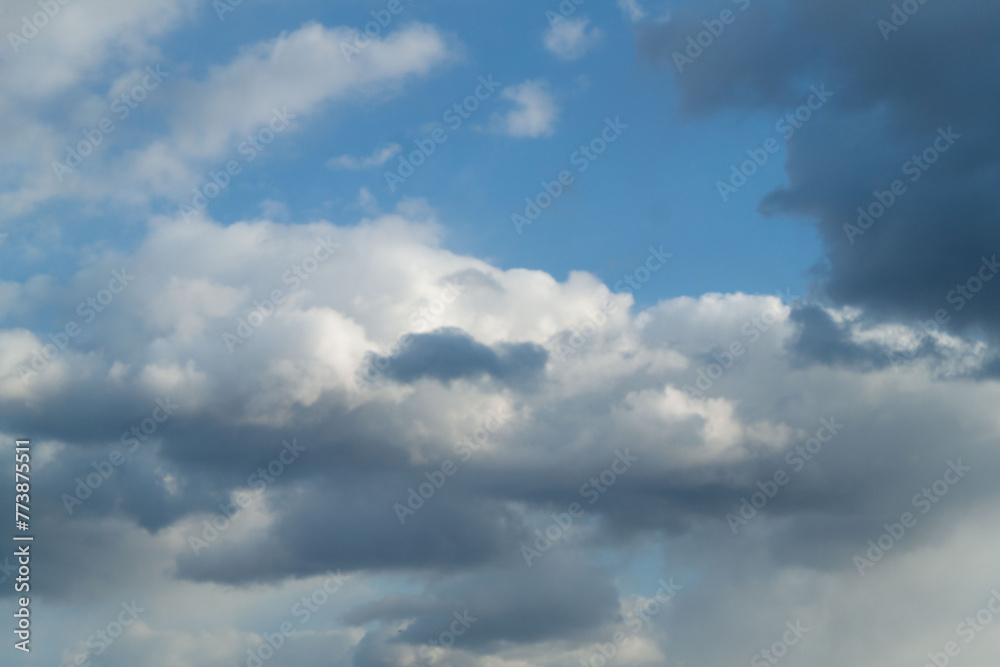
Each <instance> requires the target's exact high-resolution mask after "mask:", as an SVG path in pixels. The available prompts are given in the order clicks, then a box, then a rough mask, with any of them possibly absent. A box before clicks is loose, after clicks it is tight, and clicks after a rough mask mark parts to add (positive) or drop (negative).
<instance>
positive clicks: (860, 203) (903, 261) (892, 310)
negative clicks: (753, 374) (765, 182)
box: [639, 0, 1000, 340]
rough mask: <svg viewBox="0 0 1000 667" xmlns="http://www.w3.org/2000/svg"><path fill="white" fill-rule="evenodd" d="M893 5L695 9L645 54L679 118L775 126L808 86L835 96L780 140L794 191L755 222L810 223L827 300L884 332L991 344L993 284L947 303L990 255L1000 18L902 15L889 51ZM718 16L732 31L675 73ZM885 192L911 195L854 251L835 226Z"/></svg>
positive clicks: (646, 46) (856, 0)
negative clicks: (883, 323)
mask: <svg viewBox="0 0 1000 667" xmlns="http://www.w3.org/2000/svg"><path fill="white" fill-rule="evenodd" d="M903 4H907V3H896V4H895V5H894V4H893V3H881V2H879V3H872V2H867V1H863V0H848V1H834V0H817V1H815V2H790V1H782V2H766V3H765V2H754V3H744V2H742V1H741V2H738V3H728V2H716V1H705V2H691V3H687V4H685V5H684V6H683V8H681V9H680V10H678V11H677V12H676V13H675V14H674V18H673V20H671V21H670V22H668V23H665V24H662V25H657V26H649V27H646V28H645V29H643V30H642V31H641V33H640V36H639V44H640V50H641V52H642V53H643V54H644V55H645V56H646V57H647V58H649V59H651V60H652V61H654V62H657V63H660V64H662V65H663V66H664V67H665V68H669V69H671V70H672V76H673V80H674V82H675V83H676V86H677V88H678V90H679V92H680V95H681V108H682V109H683V110H684V111H686V112H687V113H689V114H692V115H705V114H713V113H717V112H721V111H724V110H726V109H732V108H741V109H750V110H766V111H768V112H769V113H770V112H772V111H774V112H779V113H780V112H784V111H787V110H790V109H792V108H794V107H797V106H798V105H800V104H802V101H803V99H804V95H805V94H807V93H805V91H806V89H807V88H808V87H809V86H810V85H812V84H825V85H827V86H829V87H830V88H831V89H833V90H834V91H836V93H835V96H834V98H833V99H832V100H831V102H830V103H829V107H830V108H829V109H824V113H823V114H817V115H816V116H815V117H814V118H813V119H812V120H810V121H809V122H808V123H807V124H806V125H805V127H804V128H802V129H801V130H800V131H799V132H797V133H796V135H795V136H794V137H793V138H792V139H791V140H790V142H789V147H788V159H787V164H786V169H787V172H788V180H789V184H788V186H787V187H782V188H779V189H778V190H776V191H774V192H772V193H771V194H770V195H768V196H767V197H766V198H765V199H764V200H763V201H762V203H761V209H762V210H763V211H764V212H765V213H768V214H784V215H792V216H795V217H805V218H813V219H815V220H816V227H817V230H818V231H819V233H820V236H821V238H822V240H823V243H824V246H825V249H826V261H825V262H824V264H823V265H822V266H821V267H818V270H819V272H820V275H821V277H822V286H823V291H824V292H825V295H826V296H827V297H828V298H830V299H832V300H833V301H834V302H836V303H840V304H851V305H856V306H861V307H863V308H865V309H866V311H867V313H868V315H869V316H870V317H874V318H885V319H916V318H920V319H928V318H931V317H933V314H934V312H935V311H936V310H937V309H939V308H945V309H948V311H949V314H950V316H951V318H950V322H949V323H948V326H949V327H950V328H951V329H952V330H953V331H956V332H960V333H969V332H974V331H975V330H976V329H977V327H981V328H982V329H984V330H985V331H986V332H987V335H988V336H989V337H990V338H991V339H994V340H996V339H997V338H998V336H1000V307H998V305H1000V289H996V287H997V286H998V285H1000V284H988V285H987V286H986V287H985V288H983V289H982V291H981V292H980V293H979V294H977V295H975V297H974V298H971V299H964V301H965V304H964V306H963V307H962V308H961V309H957V308H954V306H955V304H957V301H958V299H959V297H957V296H952V299H953V300H954V301H955V304H951V303H949V302H948V298H949V294H950V293H951V292H952V290H955V289H956V288H957V287H958V286H959V285H965V284H967V283H968V281H969V280H970V279H973V278H974V277H975V272H976V271H977V270H978V268H977V267H978V266H979V265H980V262H981V258H982V257H983V256H984V255H985V256H986V257H987V258H989V257H992V255H993V254H994V253H996V252H997V250H998V249H1000V224H998V220H997V211H998V210H1000V207H998V204H1000V199H998V196H1000V195H998V190H997V188H996V186H995V180H996V178H995V176H996V172H997V167H998V164H1000V141H998V139H1000V137H998V134H997V126H996V122H995V119H994V118H993V114H992V113H991V111H990V110H991V109H993V108H995V107H996V105H997V103H998V102H1000V83H998V82H997V79H996V77H995V76H994V75H993V74H994V72H995V71H996V67H997V64H998V53H997V51H996V38H995V34H994V31H993V29H992V26H994V25H996V24H997V22H998V21H1000V7H997V6H996V5H983V4H981V3H978V2H973V1H972V0H960V1H958V2H952V3H947V4H941V3H933V2H930V3H916V2H912V3H909V4H907V7H908V8H909V9H910V10H911V11H912V8H913V7H919V10H918V11H917V12H916V13H915V14H913V15H912V16H911V17H909V18H908V20H907V21H906V22H905V23H904V24H903V25H901V26H899V29H898V30H885V31H884V32H885V34H886V35H887V38H884V37H883V29H884V26H885V24H882V27H881V28H880V24H879V21H880V20H883V21H890V20H891V15H892V13H893V8H894V7H895V6H896V5H903ZM743 5H748V7H747V9H746V11H740V9H739V7H740V6H743ZM724 8H727V9H730V10H733V11H734V12H735V15H736V18H735V21H734V22H733V23H732V24H731V25H729V26H727V27H726V28H725V31H724V32H723V33H722V34H721V35H720V36H718V37H717V38H715V40H714V43H712V44H711V45H710V46H708V47H707V48H705V49H704V53H703V54H702V55H701V56H700V57H698V58H697V59H696V60H695V61H694V62H693V63H692V64H689V65H687V66H686V67H685V69H684V71H683V72H678V71H677V70H676V68H674V63H673V60H672V54H673V53H674V52H675V51H682V52H683V50H684V48H685V46H686V42H685V40H686V39H687V37H688V36H689V35H696V34H697V33H698V32H700V31H703V30H705V27H704V26H703V25H702V23H701V22H702V20H705V19H710V20H711V19H716V18H717V17H718V16H719V13H720V11H721V10H722V9H724ZM897 19H898V17H897ZM898 20H899V21H900V22H901V21H902V19H898ZM941 128H943V129H944V130H945V132H946V133H947V132H948V129H949V128H951V131H952V132H953V133H954V134H955V135H960V138H958V139H953V140H952V141H953V142H954V143H953V145H952V146H950V147H949V148H948V149H947V151H946V152H944V153H942V154H941V155H940V156H939V157H938V158H937V159H936V161H935V163H934V164H928V165H926V166H927V169H924V168H923V167H921V166H919V165H917V164H916V162H915V161H913V158H914V156H921V155H922V154H923V153H924V151H925V150H928V149H931V148H932V147H933V146H934V143H935V141H936V140H937V138H938V137H939V134H938V132H939V129H941ZM944 145H945V142H942V141H938V147H939V148H941V147H943V146H944ZM928 156H929V157H928V159H933V151H929V153H928ZM918 174H919V178H918ZM914 178H916V179H917V180H911V179H914ZM895 180H900V181H902V183H903V185H904V186H905V188H906V190H905V193H904V194H902V195H901V196H898V197H895V199H896V201H895V202H894V203H892V205H891V206H889V208H888V210H887V211H886V212H885V213H884V214H883V215H882V216H881V217H880V218H878V219H877V220H875V221H874V223H873V224H872V225H871V226H870V228H869V229H867V230H866V231H864V233H863V235H860V236H857V235H855V236H854V237H853V241H854V243H853V244H852V243H851V239H849V236H848V234H847V233H845V229H844V225H845V224H853V223H856V221H857V219H858V217H859V214H858V211H857V210H858V208H859V207H863V208H868V207H869V206H870V205H871V204H872V203H876V201H877V200H876V195H875V192H876V191H879V192H886V191H888V190H889V189H890V186H891V184H892V183H893V181H895ZM883 198H884V200H885V201H889V197H886V196H883ZM875 210H876V211H877V210H878V209H877V207H876V209H875ZM866 224H867V223H866ZM975 286H976V284H975V280H973V283H972V287H975ZM953 308H954V309H953Z"/></svg>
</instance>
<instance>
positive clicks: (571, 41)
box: [543, 17, 603, 61]
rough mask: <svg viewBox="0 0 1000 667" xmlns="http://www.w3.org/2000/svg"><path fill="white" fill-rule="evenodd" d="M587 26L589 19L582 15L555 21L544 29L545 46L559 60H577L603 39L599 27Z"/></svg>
mask: <svg viewBox="0 0 1000 667" xmlns="http://www.w3.org/2000/svg"><path fill="white" fill-rule="evenodd" d="M589 26H590V19H588V18H584V17H573V18H564V19H561V20H559V21H555V22H554V23H553V24H552V25H551V26H549V28H548V30H546V31H545V36H544V37H543V41H544V43H545V48H546V49H548V50H549V52H550V53H551V54H552V55H554V56H555V57H556V58H558V59H559V60H566V61H569V60H579V59H580V58H582V57H583V56H585V55H586V54H587V51H589V50H591V49H592V48H594V47H596V46H597V45H598V44H600V43H601V40H602V39H603V33H602V32H601V29H600V28H598V27H596V26H595V27H589Z"/></svg>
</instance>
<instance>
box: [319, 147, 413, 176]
mask: <svg viewBox="0 0 1000 667" xmlns="http://www.w3.org/2000/svg"><path fill="white" fill-rule="evenodd" d="M401 150H403V147H402V146H400V145H399V144H395V143H393V144H386V145H385V146H383V147H382V148H377V149H375V152H374V153H372V154H371V155H369V156H367V157H361V158H359V157H355V156H354V155H340V156H338V157H332V158H330V159H329V160H327V162H326V166H327V167H329V168H330V169H348V170H351V171H358V170H361V169H368V168H369V167H380V166H382V165H383V164H385V163H386V161H388V160H389V159H390V158H391V157H392V156H393V155H396V154H397V153H398V152H399V151H401Z"/></svg>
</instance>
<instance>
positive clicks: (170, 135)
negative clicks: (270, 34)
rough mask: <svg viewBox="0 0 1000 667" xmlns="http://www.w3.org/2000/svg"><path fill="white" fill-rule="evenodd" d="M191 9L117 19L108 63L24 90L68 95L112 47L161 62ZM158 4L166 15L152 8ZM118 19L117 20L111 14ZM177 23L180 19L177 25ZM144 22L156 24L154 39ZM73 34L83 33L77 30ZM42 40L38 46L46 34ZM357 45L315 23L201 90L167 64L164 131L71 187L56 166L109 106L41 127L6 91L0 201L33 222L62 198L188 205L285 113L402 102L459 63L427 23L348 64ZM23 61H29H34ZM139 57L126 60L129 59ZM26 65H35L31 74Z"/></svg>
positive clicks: (83, 107) (94, 100)
mask: <svg viewBox="0 0 1000 667" xmlns="http://www.w3.org/2000/svg"><path fill="white" fill-rule="evenodd" d="M108 1H110V0H108ZM130 6H131V5H130ZM144 6H145V5H144ZM183 6H186V3H177V4H176V6H175V5H173V4H167V2H166V0H158V2H157V3H152V4H150V6H149V10H148V12H147V14H148V15H147V14H142V13H141V12H138V10H134V9H133V10H129V11H126V12H125V14H124V15H125V16H128V17H133V20H131V22H124V23H123V22H121V21H118V19H115V20H110V19H109V21H110V25H112V26H118V27H119V29H120V30H122V31H131V32H128V34H126V35H124V36H122V35H118V34H117V33H110V32H109V30H110V28H108V26H106V25H105V24H103V23H102V24H101V26H100V27H101V31H102V32H101V33H100V34H102V35H105V37H106V40H110V44H111V45H110V46H108V45H105V47H104V48H105V50H106V51H107V52H108V53H107V54H106V55H102V56H101V58H102V59H100V60H99V61H94V62H93V63H92V64H89V65H87V68H89V69H87V68H84V65H85V64H86V63H90V61H89V60H87V59H84V58H74V57H71V56H66V58H65V59H66V61H67V62H69V63H72V64H73V66H74V67H76V68H77V69H73V70H72V72H75V73H65V72H64V74H62V75H59V76H58V77H57V76H56V74H52V73H50V74H44V72H42V71H41V70H39V72H40V73H39V76H40V77H41V76H42V75H43V74H44V77H48V79H51V80H52V83H49V84H46V85H45V86H44V87H39V86H40V84H36V87H35V88H27V89H25V90H29V91H34V92H33V93H32V94H35V95H43V94H44V95H54V94H55V93H56V92H65V89H67V88H69V87H71V86H73V85H74V84H77V83H79V82H80V80H81V77H83V76H84V73H85V72H87V71H90V70H91V69H93V68H95V67H97V65H98V64H100V63H103V62H104V60H103V59H106V58H110V57H111V54H118V53H119V51H122V50H123V49H124V47H121V48H118V49H113V48H112V47H113V46H115V45H116V44H118V43H117V42H115V39H118V40H119V41H123V42H124V43H126V44H127V45H129V46H130V47H131V48H132V49H133V50H134V51H136V52H140V53H142V54H144V56H145V57H146V58H150V57H152V56H153V55H155V51H154V50H153V49H152V47H150V46H148V45H146V46H145V47H143V45H145V44H146V41H144V40H146V39H152V37H153V36H158V35H159V34H160V33H161V32H163V31H165V30H166V28H167V27H168V26H170V25H173V24H174V23H176V18H173V17H174V15H173V14H168V13H167V8H168V7H174V13H175V14H177V13H179V12H180V10H179V9H177V7H183ZM76 7H82V5H76V4H71V5H68V6H66V7H65V8H64V10H65V11H69V10H71V9H74V8H76ZM157 7H158V8H159V9H158V10H157V11H153V9H154V8H157ZM87 12H88V16H89V15H90V13H92V12H91V11H90V10H89V9H87ZM109 13H110V14H111V15H113V16H116V15H115V14H114V12H110V10H109ZM137 14H138V15H139V16H138V17H136V15H137ZM168 16H169V17H171V18H172V20H170V21H168V20H167V17H168ZM56 18H59V16H57V17H56ZM63 18H67V19H68V18H71V17H70V16H66V17H63ZM140 19H141V20H140ZM157 20H159V21H160V23H157V22H156V21H157ZM147 24H155V30H154V29H153V27H149V26H147ZM62 25H63V22H62V21H60V22H59V23H58V24H56V23H55V22H54V23H53V24H52V25H51V26H50V29H51V30H53V31H54V30H56V28H57V27H59V26H62ZM60 29H62V28H61V27H60ZM73 30H74V31H75V32H77V31H79V30H80V27H79V26H76V27H74V28H73ZM144 30H145V32H144ZM48 34H49V33H46V35H48ZM36 39H38V40H41V39H42V35H41V34H39V36H38V37H37V38H36ZM81 39H82V38H81ZM88 39H89V38H88ZM352 39H353V33H352V32H351V30H350V29H348V28H343V27H338V28H326V27H324V26H321V25H319V24H316V23H309V24H306V25H305V26H303V27H301V28H299V29H297V30H295V31H292V32H289V33H282V35H281V36H279V37H277V38H274V39H271V40H265V41H261V42H257V43H255V44H250V45H248V46H246V47H244V48H243V49H241V53H240V55H238V56H237V57H236V58H235V59H233V60H232V61H230V62H228V63H226V64H224V65H218V66H215V67H213V68H210V69H209V71H208V74H207V75H206V77H205V78H204V79H203V80H201V81H192V80H184V79H181V78H180V77H181V75H180V73H179V72H178V71H177V69H176V68H173V69H172V68H171V66H170V65H169V64H167V63H164V65H163V71H164V72H166V73H168V76H167V77H166V79H165V82H164V83H163V84H162V86H161V87H162V88H163V89H164V90H162V91H161V90H156V91H154V92H153V93H150V96H151V97H152V96H153V95H158V96H161V97H164V98H165V99H164V100H162V103H161V105H160V106H161V108H164V109H165V111H164V113H165V116H166V125H167V126H168V128H169V129H168V130H167V133H166V134H165V135H161V136H160V137H159V138H155V139H153V140H152V141H150V142H149V143H147V144H146V145H145V146H140V147H138V148H136V149H134V150H131V151H128V152H125V153H123V154H121V155H113V156H106V155H104V151H103V148H99V149H98V150H96V151H94V154H93V156H92V157H88V158H87V159H86V163H85V168H81V169H78V170H76V171H74V172H73V173H71V174H69V175H67V176H65V180H64V181H63V182H59V181H58V180H57V179H56V178H55V177H54V175H53V169H52V166H51V165H52V163H53V162H54V161H59V162H62V161H64V160H65V159H66V151H65V146H66V145H68V144H71V145H76V143H77V142H78V141H79V140H80V138H81V137H80V136H79V135H80V131H81V130H80V128H81V127H84V128H93V127H96V124H97V122H98V120H99V119H100V118H101V116H102V115H114V114H112V113H111V112H110V111H109V110H108V108H107V107H108V105H109V104H110V98H109V99H107V100H105V99H104V98H103V96H95V95H84V96H83V101H79V99H77V98H79V97H80V96H77V98H74V102H73V104H74V105H79V106H71V107H70V108H69V109H67V110H64V111H63V113H62V114H61V115H60V116H59V117H62V118H67V117H68V118H69V120H67V121H65V122H61V123H58V122H57V121H51V122H48V121H40V120H37V114H26V112H24V111H22V110H21V106H20V105H19V103H16V100H12V99H8V96H7V95H6V93H7V90H6V89H2V90H3V91H4V93H5V94H0V111H7V110H9V111H10V113H8V114H7V116H6V117H7V119H8V122H7V123H5V124H4V126H3V128H0V140H4V138H5V137H4V135H6V134H9V135H10V137H9V138H10V141H9V142H8V141H4V144H5V147H7V148H8V150H5V151H4V154H3V156H0V161H2V162H4V163H7V164H8V165H13V166H16V169H15V168H10V169H7V170H5V172H4V173H9V174H11V176H10V177H9V178H10V179H11V182H10V183H8V184H7V188H8V189H7V190H6V191H5V192H2V193H0V206H2V208H3V211H2V215H7V216H18V215H24V214H26V213H28V212H30V211H31V210H32V209H33V208H34V207H35V206H37V205H39V204H41V203H43V202H45V201H46V200H48V199H50V198H53V197H79V198H82V199H85V200H90V201H95V200H102V199H106V198H110V199H114V200H117V201H119V202H126V203H128V204H130V205H142V204H146V203H148V201H149V199H150V198H151V197H164V196H166V197H171V198H178V197H185V196H187V197H190V194H188V193H190V189H191V188H192V187H194V186H195V185H196V184H197V183H198V182H199V181H200V180H201V179H202V178H203V177H204V174H205V172H206V171H207V170H208V169H217V168H218V167H219V165H218V164H217V162H218V161H219V160H220V159H223V158H226V159H231V158H239V157H240V156H239V155H238V154H237V146H238V145H239V143H240V142H241V141H243V140H244V139H245V138H246V136H247V135H248V134H250V133H251V132H256V131H257V130H259V129H261V128H263V127H265V126H266V125H268V124H269V123H271V122H272V119H273V118H275V116H276V115H279V114H280V115H284V114H285V113H286V112H287V117H288V119H289V121H288V123H285V121H283V120H280V119H279V120H277V121H275V122H276V123H277V125H278V126H282V127H290V128H294V127H296V125H297V124H298V123H300V122H303V120H305V119H306V117H307V116H309V115H310V114H314V113H316V112H317V111H319V110H321V109H322V107H323V105H324V104H327V103H329V102H331V101H335V100H343V101H362V100H366V99H370V98H371V97H373V96H387V95H391V94H394V93H396V92H398V91H399V90H400V89H401V86H402V85H403V83H404V82H405V81H406V80H407V79H408V78H410V77H418V76H424V75H426V74H428V73H429V72H430V71H432V70H433V69H434V67H435V66H437V65H439V64H441V63H442V62H444V61H445V60H446V59H447V58H448V57H449V56H450V50H449V48H448V46H447V45H446V44H445V40H444V38H443V37H442V36H441V35H440V34H439V33H438V31H437V30H436V29H435V28H434V27H432V26H428V25H424V24H419V23H414V24H410V25H408V26H407V27H406V28H403V29H400V30H397V31H396V32H393V33H389V34H387V35H384V36H382V37H380V38H377V39H372V41H371V42H370V43H369V44H368V46H367V47H366V48H365V49H364V50H363V51H362V52H361V53H360V54H359V55H356V56H354V57H353V58H352V59H351V62H347V60H346V59H345V58H344V55H343V53H342V52H341V49H340V45H341V43H342V42H347V41H350V40H352ZM87 43H88V44H90V43H91V42H89V41H88V42H87ZM29 46H31V47H35V46H39V47H40V46H42V44H37V45H36V44H34V43H32V44H30V45H29ZM119 46H120V45H119ZM25 48H27V47H25ZM94 48H95V49H96V48H97V47H96V46H95V47H94ZM125 52H126V54H128V53H130V52H129V51H127V50H125ZM102 53H103V51H102ZM22 55H24V56H25V58H27V57H28V54H27V53H26V52H25V53H23V54H22ZM46 57H52V56H46ZM135 59H136V58H134V57H131V56H127V57H126V60H127V61H128V62H132V61H133V60H135ZM31 62H33V61H29V60H26V61H24V62H21V61H20V60H19V59H18V61H17V62H12V63H10V65H9V66H8V65H6V64H4V65H3V67H0V82H3V81H10V82H11V83H10V86H9V87H10V88H11V89H15V90H21V89H20V88H19V87H16V86H15V84H17V78H16V77H20V76H24V72H25V71H28V72H30V71H31V67H34V65H31ZM141 64H142V66H138V65H137V66H136V69H135V70H134V71H129V72H128V73H127V74H125V75H122V76H121V77H120V78H119V81H118V82H117V83H115V84H112V86H111V90H117V89H118V88H119V87H120V86H121V85H124V84H123V82H128V81H132V80H133V79H134V78H135V77H136V76H137V75H138V76H139V77H140V78H141V76H142V71H143V68H144V66H145V65H148V64H149V61H148V60H147V61H143V62H142V63H141ZM28 65H31V67H26V66H28ZM49 66H50V65H45V67H49ZM38 67H42V65H38ZM51 67H54V68H56V69H57V70H58V71H59V72H63V71H64V70H65V71H66V72H69V70H67V69H66V68H67V67H69V65H65V66H63V65H59V66H58V67H56V65H51ZM80 68H84V69H80ZM36 69H37V68H36ZM5 77H6V78H5ZM12 77H13V78H12ZM44 77H43V78H44ZM60 77H61V78H60ZM57 84H58V85H57ZM17 86H20V84H17ZM167 88H169V91H168V90H167ZM22 94H24V93H22ZM109 95H110V93H109ZM282 131H284V130H282ZM15 179H16V180H15Z"/></svg>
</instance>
